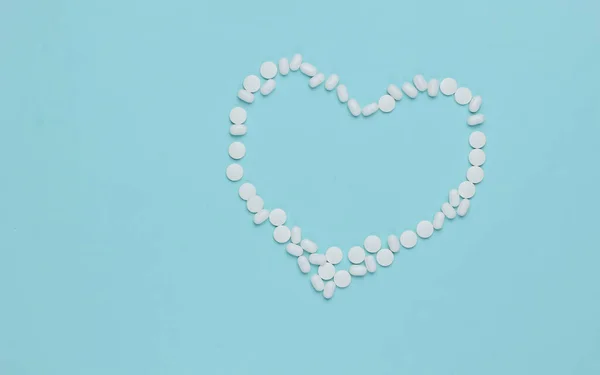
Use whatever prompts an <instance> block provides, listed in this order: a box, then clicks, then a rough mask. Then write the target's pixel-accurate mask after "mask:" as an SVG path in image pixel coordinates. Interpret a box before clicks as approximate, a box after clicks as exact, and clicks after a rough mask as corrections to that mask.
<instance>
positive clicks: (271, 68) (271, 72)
mask: <svg viewBox="0 0 600 375" xmlns="http://www.w3.org/2000/svg"><path fill="white" fill-rule="evenodd" d="M260 75H261V76H263V78H264V79H271V78H273V77H275V76H276V75H277V65H275V63H274V62H272V61H267V62H264V63H262V65H261V66H260Z"/></svg>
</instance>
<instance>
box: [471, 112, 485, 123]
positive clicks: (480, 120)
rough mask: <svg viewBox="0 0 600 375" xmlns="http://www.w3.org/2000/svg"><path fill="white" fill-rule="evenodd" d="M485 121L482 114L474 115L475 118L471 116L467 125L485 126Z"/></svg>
mask: <svg viewBox="0 0 600 375" xmlns="http://www.w3.org/2000/svg"><path fill="white" fill-rule="evenodd" d="M484 121H485V116H484V115H482V114H478V115H473V116H469V118H468V119H467V125H470V126H475V125H479V124H483V122H484Z"/></svg>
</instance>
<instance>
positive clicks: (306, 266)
mask: <svg viewBox="0 0 600 375" xmlns="http://www.w3.org/2000/svg"><path fill="white" fill-rule="evenodd" d="M298 268H300V272H302V273H309V272H310V263H308V259H306V257H305V256H300V257H298Z"/></svg>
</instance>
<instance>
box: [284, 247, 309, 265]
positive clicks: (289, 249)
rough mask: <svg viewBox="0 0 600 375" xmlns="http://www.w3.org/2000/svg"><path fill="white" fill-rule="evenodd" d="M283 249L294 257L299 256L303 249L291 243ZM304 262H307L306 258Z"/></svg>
mask: <svg viewBox="0 0 600 375" xmlns="http://www.w3.org/2000/svg"><path fill="white" fill-rule="evenodd" d="M285 251H287V252H288V254H290V255H293V256H295V257H299V256H300V255H302V254H304V250H302V248H301V247H300V246H298V245H295V244H293V243H289V244H287V245H286V246H285ZM306 262H308V259H307V260H306Z"/></svg>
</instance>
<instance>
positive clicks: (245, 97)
mask: <svg viewBox="0 0 600 375" xmlns="http://www.w3.org/2000/svg"><path fill="white" fill-rule="evenodd" d="M238 98H240V100H242V101H244V102H246V103H248V104H252V102H254V94H252V93H251V92H249V91H246V90H240V91H238Z"/></svg>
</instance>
